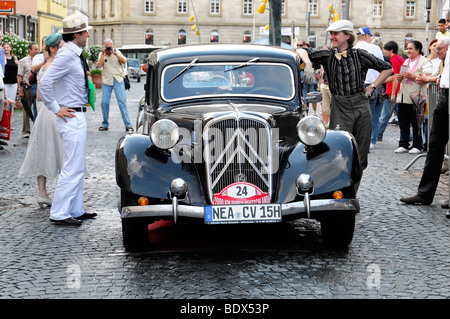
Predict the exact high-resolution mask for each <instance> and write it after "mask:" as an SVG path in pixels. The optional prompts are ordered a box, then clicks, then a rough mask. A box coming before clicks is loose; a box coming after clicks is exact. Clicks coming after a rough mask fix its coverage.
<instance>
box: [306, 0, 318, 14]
mask: <svg viewBox="0 0 450 319" xmlns="http://www.w3.org/2000/svg"><path fill="white" fill-rule="evenodd" d="M308 11H309V12H310V13H311V16H312V17H317V16H319V0H308Z"/></svg>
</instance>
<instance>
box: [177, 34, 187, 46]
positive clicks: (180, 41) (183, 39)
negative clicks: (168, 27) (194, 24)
mask: <svg viewBox="0 0 450 319" xmlns="http://www.w3.org/2000/svg"><path fill="white" fill-rule="evenodd" d="M182 44H186V31H184V30H180V31H178V45H182Z"/></svg>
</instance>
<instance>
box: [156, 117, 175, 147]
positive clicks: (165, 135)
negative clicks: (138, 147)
mask: <svg viewBox="0 0 450 319" xmlns="http://www.w3.org/2000/svg"><path fill="white" fill-rule="evenodd" d="M179 137H180V133H179V129H178V125H176V124H175V122H173V121H171V120H167V119H163V120H159V121H157V122H156V123H155V124H153V126H152V128H151V129H150V138H151V140H152V142H153V144H155V145H156V146H157V147H158V148H161V149H165V150H166V149H169V148H172V147H174V146H175V144H177V142H178V139H179Z"/></svg>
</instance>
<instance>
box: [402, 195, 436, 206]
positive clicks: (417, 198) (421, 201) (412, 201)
mask: <svg viewBox="0 0 450 319" xmlns="http://www.w3.org/2000/svg"><path fill="white" fill-rule="evenodd" d="M400 201H401V202H403V203H405V204H411V205H415V204H420V205H430V204H431V203H432V202H429V201H426V200H424V199H423V198H422V197H420V196H419V195H418V194H416V195H414V196H411V197H403V198H400Z"/></svg>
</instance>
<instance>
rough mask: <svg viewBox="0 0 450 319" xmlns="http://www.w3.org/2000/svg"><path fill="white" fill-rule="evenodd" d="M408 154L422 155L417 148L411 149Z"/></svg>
mask: <svg viewBox="0 0 450 319" xmlns="http://www.w3.org/2000/svg"><path fill="white" fill-rule="evenodd" d="M408 153H409V154H420V153H422V151H421V150H419V149H418V148H415V147H414V148H412V149H411V150H410V151H409V152H408Z"/></svg>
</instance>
